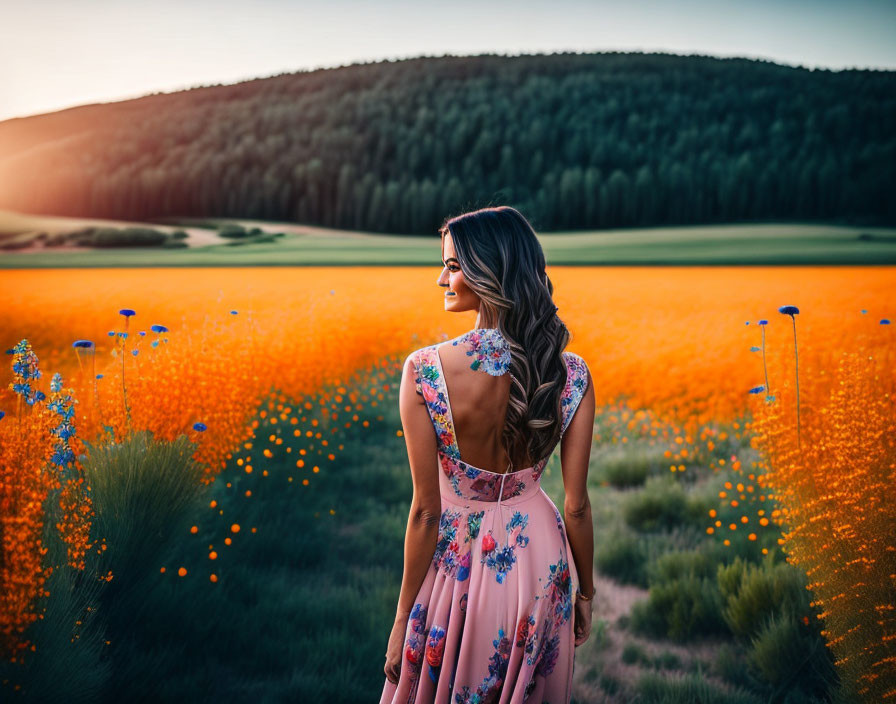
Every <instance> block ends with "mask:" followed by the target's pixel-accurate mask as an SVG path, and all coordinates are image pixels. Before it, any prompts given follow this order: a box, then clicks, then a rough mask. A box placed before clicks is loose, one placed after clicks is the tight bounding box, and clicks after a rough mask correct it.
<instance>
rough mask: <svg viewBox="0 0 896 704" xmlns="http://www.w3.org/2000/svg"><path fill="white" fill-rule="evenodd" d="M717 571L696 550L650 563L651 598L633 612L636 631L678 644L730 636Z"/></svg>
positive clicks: (638, 604) (637, 606)
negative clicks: (709, 637)
mask: <svg viewBox="0 0 896 704" xmlns="http://www.w3.org/2000/svg"><path fill="white" fill-rule="evenodd" d="M715 570H716V567H715V564H714V563H713V562H712V561H711V560H710V559H709V558H708V557H707V556H706V555H705V554H703V553H702V552H700V551H696V550H693V551H683V552H674V553H669V554H666V555H662V556H661V557H660V558H659V559H658V560H656V561H655V562H653V563H650V564H649V565H648V568H647V573H648V582H649V584H650V594H649V596H648V598H647V599H646V600H644V601H641V602H638V603H636V604H635V606H634V608H633V609H632V615H631V625H632V628H633V629H634V630H635V631H638V632H641V633H644V634H646V635H651V636H660V637H665V638H671V639H673V640H678V641H685V640H689V639H691V638H695V637H699V636H711V635H719V634H724V633H727V628H726V626H725V622H724V620H723V619H722V614H721V608H722V599H721V595H720V593H719V589H718V586H717V581H716V578H715V574H714V573H715Z"/></svg>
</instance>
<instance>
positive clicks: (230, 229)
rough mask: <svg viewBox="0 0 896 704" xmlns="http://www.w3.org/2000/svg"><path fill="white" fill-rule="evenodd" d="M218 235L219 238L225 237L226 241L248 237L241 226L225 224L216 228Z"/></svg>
mask: <svg viewBox="0 0 896 704" xmlns="http://www.w3.org/2000/svg"><path fill="white" fill-rule="evenodd" d="M218 235H219V236H220V237H226V238H228V239H238V238H241V237H246V236H248V235H249V233H248V232H247V231H246V228H245V227H243V226H242V225H236V224H227V225H221V226H219V227H218Z"/></svg>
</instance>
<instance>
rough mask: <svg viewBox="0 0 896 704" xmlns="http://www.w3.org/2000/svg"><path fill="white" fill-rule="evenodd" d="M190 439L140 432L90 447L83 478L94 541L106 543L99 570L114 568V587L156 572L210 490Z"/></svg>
mask: <svg viewBox="0 0 896 704" xmlns="http://www.w3.org/2000/svg"><path fill="white" fill-rule="evenodd" d="M195 449H196V446H195V444H194V443H193V442H191V441H190V440H189V439H188V438H187V436H186V435H181V436H179V437H178V438H177V439H176V440H174V441H173V442H166V441H162V440H155V439H154V438H153V436H152V433H149V432H147V431H141V432H138V433H135V434H133V435H131V436H130V437H129V438H127V439H126V440H124V441H123V442H121V443H110V444H105V445H94V446H89V452H88V454H87V456H86V457H85V458H84V461H83V463H82V464H83V467H84V477H85V481H86V482H87V485H88V486H89V487H90V493H91V497H92V500H93V505H94V510H95V511H96V514H97V515H96V517H95V518H94V522H93V526H92V527H91V539H94V533H95V534H96V537H97V538H102V539H104V540H105V542H106V545H107V548H106V550H105V551H103V554H102V560H101V562H102V566H101V572H103V573H105V571H106V570H107V569H108V570H111V571H112V574H113V580H112V582H110V585H114V586H115V588H118V587H121V588H124V587H126V586H133V584H134V583H136V582H137V581H139V579H141V578H143V577H145V576H148V575H149V574H153V576H154V574H155V572H154V568H155V566H156V564H157V562H158V556H159V555H160V554H161V551H162V550H163V549H164V548H165V546H166V545H167V541H168V540H169V539H170V538H171V536H173V535H176V534H177V533H178V532H179V531H182V530H184V529H185V522H186V520H187V517H188V516H189V515H192V512H195V511H196V510H197V508H198V503H197V502H198V499H199V498H200V497H201V496H202V495H203V494H204V493H205V492H206V489H207V487H206V486H205V485H204V484H202V482H201V481H200V479H201V477H202V470H201V467H200V466H199V465H198V464H197V463H196V462H195V461H194V460H193V458H192V455H193V453H194V452H195Z"/></svg>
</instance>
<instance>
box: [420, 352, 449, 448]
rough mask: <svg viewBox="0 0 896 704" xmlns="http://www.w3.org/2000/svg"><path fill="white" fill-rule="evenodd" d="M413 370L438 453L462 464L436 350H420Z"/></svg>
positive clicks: (443, 376)
mask: <svg viewBox="0 0 896 704" xmlns="http://www.w3.org/2000/svg"><path fill="white" fill-rule="evenodd" d="M414 366H415V368H416V369H417V376H416V378H415V382H416V384H417V390H418V391H419V393H420V394H421V395H422V396H423V402H424V403H425V404H426V409H427V411H428V412H429V418H430V420H431V421H432V426H433V429H434V430H435V432H436V438H437V439H438V442H439V449H440V450H441V451H442V452H443V453H444V454H446V455H447V456H449V457H451V458H453V459H456V460H460V450H459V449H458V447H457V437H456V435H455V432H454V419H453V418H452V417H451V404H450V402H449V400H448V387H447V385H446V384H445V375H444V373H443V371H442V363H441V360H440V359H439V353H438V351H437V350H436V346H435V345H432V346H430V347H423V348H421V349H419V350H417V351H416V352H415V353H414Z"/></svg>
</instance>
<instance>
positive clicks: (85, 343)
mask: <svg viewBox="0 0 896 704" xmlns="http://www.w3.org/2000/svg"><path fill="white" fill-rule="evenodd" d="M72 347H79V348H84V349H95V346H94V344H93V343H92V342H91V341H90V340H75V341H74V342H73V343H72Z"/></svg>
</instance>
